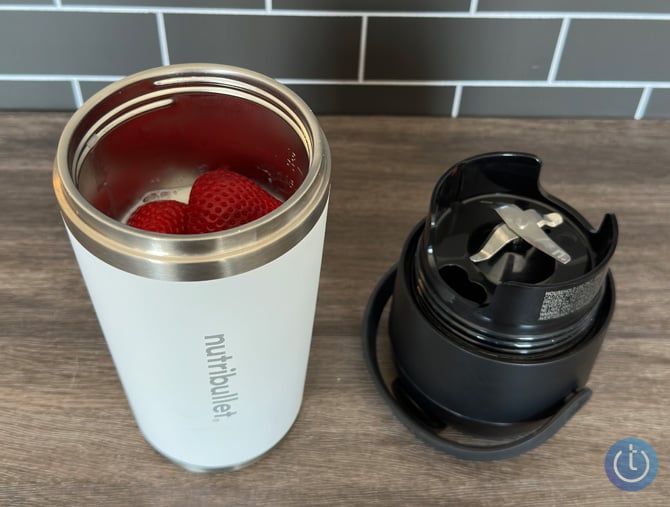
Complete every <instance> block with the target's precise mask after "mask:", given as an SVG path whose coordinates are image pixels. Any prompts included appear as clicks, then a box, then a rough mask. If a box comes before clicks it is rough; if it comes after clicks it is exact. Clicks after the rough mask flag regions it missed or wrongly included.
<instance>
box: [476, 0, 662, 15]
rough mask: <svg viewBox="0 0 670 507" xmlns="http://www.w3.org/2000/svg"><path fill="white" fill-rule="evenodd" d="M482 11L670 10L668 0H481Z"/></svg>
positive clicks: (479, 6)
mask: <svg viewBox="0 0 670 507" xmlns="http://www.w3.org/2000/svg"><path fill="white" fill-rule="evenodd" d="M478 9H479V10H480V11H515V12H516V11H536V12H537V11H554V12H638V13H639V12H645V13H649V12H670V2H668V0H479V4H478Z"/></svg>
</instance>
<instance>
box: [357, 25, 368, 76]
mask: <svg viewBox="0 0 670 507" xmlns="http://www.w3.org/2000/svg"><path fill="white" fill-rule="evenodd" d="M367 47H368V17H367V16H363V17H362V18H361V41H360V45H359V47H358V74H357V81H358V82H359V83H362V82H363V81H364V80H365V54H366V52H367Z"/></svg>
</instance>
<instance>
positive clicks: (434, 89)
mask: <svg viewBox="0 0 670 507" xmlns="http://www.w3.org/2000/svg"><path fill="white" fill-rule="evenodd" d="M291 88H292V89H293V91H295V92H296V93H297V94H298V95H300V96H301V97H302V98H303V99H304V100H305V102H307V104H308V105H309V106H310V107H311V108H312V109H313V110H314V111H319V112H320V113H322V114H398V115H430V116H449V115H450V114H451V104H452V102H453V99H454V90H455V87H453V86H375V85H366V86H356V85H291Z"/></svg>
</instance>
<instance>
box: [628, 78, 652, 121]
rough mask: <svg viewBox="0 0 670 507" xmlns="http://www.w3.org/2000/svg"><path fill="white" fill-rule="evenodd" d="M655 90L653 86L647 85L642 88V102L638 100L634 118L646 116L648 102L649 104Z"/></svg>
mask: <svg viewBox="0 0 670 507" xmlns="http://www.w3.org/2000/svg"><path fill="white" fill-rule="evenodd" d="M653 90H654V89H653V88H652V87H651V86H645V88H644V90H642V94H641V95H640V102H638V104H637V109H636V110H635V116H633V118H634V119H636V120H641V119H642V118H644V116H645V114H647V104H649V99H650V98H651V93H652V91H653Z"/></svg>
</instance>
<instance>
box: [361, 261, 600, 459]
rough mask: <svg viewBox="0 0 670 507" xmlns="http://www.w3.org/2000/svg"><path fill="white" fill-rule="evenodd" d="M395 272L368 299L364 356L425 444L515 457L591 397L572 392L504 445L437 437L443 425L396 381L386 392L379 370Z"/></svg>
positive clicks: (457, 452)
mask: <svg viewBox="0 0 670 507" xmlns="http://www.w3.org/2000/svg"><path fill="white" fill-rule="evenodd" d="M396 273H397V267H396V266H393V267H392V268H391V269H390V270H389V271H388V272H387V273H386V274H385V275H384V276H383V277H382V279H381V280H380V281H379V282H378V283H377V285H376V287H375V288H374V290H373V291H372V294H371V296H370V299H369V300H368V304H367V307H366V308H365V313H364V315H363V329H362V335H363V357H364V359H365V363H366V365H367V367H368V370H369V371H370V374H371V375H372V379H373V381H374V384H375V386H376V387H377V390H378V391H379V393H380V394H381V396H382V398H383V399H384V401H385V402H386V403H387V404H388V405H389V406H390V407H391V410H392V412H393V414H394V415H395V416H396V417H397V418H398V419H399V420H400V421H401V422H402V423H403V424H404V425H405V426H406V427H407V428H408V429H409V430H410V431H412V432H413V433H414V434H415V435H416V436H417V437H418V438H420V439H421V440H423V441H424V442H425V443H427V444H428V445H431V446H433V447H435V448H436V449H438V450H440V451H443V452H445V453H447V454H449V455H452V456H455V457H457V458H460V459H464V460H472V461H495V460H501V459H509V458H514V457H516V456H519V455H521V454H523V453H526V452H528V451H530V450H532V449H534V448H535V447H537V446H539V445H541V444H542V443H544V442H546V441H547V440H548V439H549V438H551V437H552V436H553V435H554V434H556V432H558V430H560V429H561V428H562V427H563V426H564V425H565V423H566V422H567V421H568V420H569V419H570V418H571V417H572V416H573V415H574V414H575V413H576V412H577V411H578V410H579V409H580V408H581V407H582V406H583V405H584V404H585V403H586V402H587V401H588V400H589V398H590V397H591V394H592V393H591V390H590V389H589V388H583V389H579V390H577V391H575V392H574V393H573V394H572V395H571V396H568V397H567V398H566V399H565V400H564V402H563V404H562V405H561V406H560V407H559V408H558V409H557V410H556V411H555V412H554V413H553V415H551V416H549V417H547V418H546V419H543V420H541V421H539V422H538V424H537V426H536V427H535V428H533V429H531V430H529V431H528V432H526V433H524V435H523V436H521V437H518V438H515V439H513V440H510V441H506V442H503V443H500V442H498V441H496V442H495V443H492V444H490V445H475V444H466V443H462V442H458V441H456V440H453V439H450V438H446V437H444V436H443V435H439V434H438V433H439V431H440V430H441V429H443V428H444V427H445V424H442V423H441V422H440V421H435V420H434V419H433V418H431V417H430V416H428V415H427V414H425V413H423V412H422V411H421V410H420V409H419V408H418V407H417V406H416V405H415V404H412V403H411V400H409V399H408V397H407V396H406V395H405V393H404V389H402V384H401V383H400V382H398V381H397V380H396V381H395V382H394V383H393V384H394V386H393V388H392V389H389V387H388V386H387V385H386V383H385V382H384V379H383V378H382V374H381V371H380V369H379V362H378V358H377V335H378V329H379V321H380V319H381V316H382V313H383V311H384V308H385V307H386V304H387V303H388V301H389V299H390V298H391V296H392V295H393V287H394V283H395V277H396Z"/></svg>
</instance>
